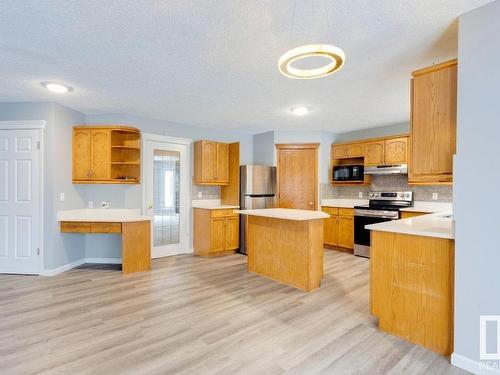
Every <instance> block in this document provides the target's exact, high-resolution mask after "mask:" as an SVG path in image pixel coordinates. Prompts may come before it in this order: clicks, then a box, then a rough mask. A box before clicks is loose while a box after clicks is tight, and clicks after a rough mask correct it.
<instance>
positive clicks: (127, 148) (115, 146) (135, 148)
mask: <svg viewBox="0 0 500 375" xmlns="http://www.w3.org/2000/svg"><path fill="white" fill-rule="evenodd" d="M111 148H116V149H125V150H138V151H139V150H140V149H141V147H140V146H122V145H120V146H118V145H114V146H111Z"/></svg>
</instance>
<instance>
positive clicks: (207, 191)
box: [191, 184, 220, 199]
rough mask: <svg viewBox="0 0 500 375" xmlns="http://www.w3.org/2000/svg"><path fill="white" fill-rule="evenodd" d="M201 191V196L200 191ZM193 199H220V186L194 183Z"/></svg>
mask: <svg viewBox="0 0 500 375" xmlns="http://www.w3.org/2000/svg"><path fill="white" fill-rule="evenodd" d="M200 192H201V196H198V193H200ZM191 198H192V199H220V186H202V185H195V184H193V185H192V188H191Z"/></svg>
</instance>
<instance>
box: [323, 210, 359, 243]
mask: <svg viewBox="0 0 500 375" xmlns="http://www.w3.org/2000/svg"><path fill="white" fill-rule="evenodd" d="M322 211H323V212H325V213H327V214H328V215H330V217H329V218H327V219H324V225H323V231H324V236H323V237H324V244H325V245H326V247H333V248H336V249H337V250H342V251H347V252H352V250H353V249H354V209H352V208H338V207H322Z"/></svg>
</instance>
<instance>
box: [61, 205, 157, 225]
mask: <svg viewBox="0 0 500 375" xmlns="http://www.w3.org/2000/svg"><path fill="white" fill-rule="evenodd" d="M146 220H151V218H150V217H149V216H144V215H142V214H141V210H140V209H104V208H83V209H80V210H67V211H59V212H58V213H57V221H89V222H103V223H110V222H111V223H113V222H115V223H123V222H131V221H146Z"/></svg>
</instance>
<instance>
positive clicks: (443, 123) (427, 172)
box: [408, 60, 457, 185]
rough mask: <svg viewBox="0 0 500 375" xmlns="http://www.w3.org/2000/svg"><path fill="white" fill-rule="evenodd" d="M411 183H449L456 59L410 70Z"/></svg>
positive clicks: (454, 124)
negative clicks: (411, 77)
mask: <svg viewBox="0 0 500 375" xmlns="http://www.w3.org/2000/svg"><path fill="white" fill-rule="evenodd" d="M412 75H413V79H412V81H411V126H410V163H409V170H408V181H409V183H411V184H432V185H434V184H450V183H451V182H452V180H453V155H454V154H455V150H456V123H457V60H452V61H448V62H445V63H442V64H439V65H435V66H432V67H430V68H425V69H421V70H418V71H416V72H413V73H412Z"/></svg>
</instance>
